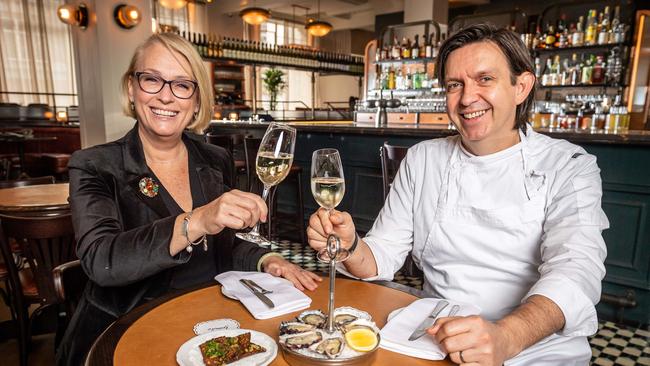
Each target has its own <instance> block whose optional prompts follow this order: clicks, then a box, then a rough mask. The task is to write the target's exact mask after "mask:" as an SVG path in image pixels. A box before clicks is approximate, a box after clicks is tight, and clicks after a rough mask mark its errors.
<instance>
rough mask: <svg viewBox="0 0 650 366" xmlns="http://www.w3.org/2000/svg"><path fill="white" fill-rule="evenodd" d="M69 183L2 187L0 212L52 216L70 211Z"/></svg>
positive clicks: (16, 214) (15, 214)
mask: <svg viewBox="0 0 650 366" xmlns="http://www.w3.org/2000/svg"><path fill="white" fill-rule="evenodd" d="M68 194H69V187H68V183H57V184H41V185H35V186H26V187H17V188H4V189H0V214H4V215H11V216H51V215H59V214H64V213H69V212H70V204H69V203H68Z"/></svg>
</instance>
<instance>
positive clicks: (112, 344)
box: [86, 278, 453, 366]
mask: <svg viewBox="0 0 650 366" xmlns="http://www.w3.org/2000/svg"><path fill="white" fill-rule="evenodd" d="M328 281H329V280H328V279H327V278H324V279H323V282H322V283H321V284H320V286H319V287H318V289H316V290H315V291H314V292H309V291H307V292H306V293H307V294H308V295H309V296H310V297H311V298H312V304H311V306H310V309H321V310H323V311H327V302H328V288H329V284H328ZM416 294H419V292H418V291H417V290H414V289H412V288H409V287H406V286H403V285H398V284H395V283H382V284H381V285H380V284H377V283H369V282H363V281H355V280H350V279H344V278H337V280H336V306H337V307H339V306H353V307H356V308H358V309H361V310H365V311H367V312H368V313H370V315H372V317H373V319H374V320H375V322H376V323H377V325H378V326H379V327H380V328H381V327H383V326H384V325H385V324H386V319H387V316H388V314H389V313H390V312H391V311H393V310H395V309H397V308H401V307H404V306H406V305H408V304H410V303H411V302H413V301H414V300H416V299H418V296H416ZM301 311H302V310H301ZM301 311H297V312H293V313H289V314H286V315H282V316H279V317H276V318H272V319H267V320H257V319H255V318H253V317H252V316H251V315H250V313H249V312H248V311H247V310H246V308H245V307H244V306H243V305H242V304H241V303H240V302H239V301H236V300H231V299H228V298H226V297H224V296H223V295H222V294H221V286H219V285H214V286H209V287H205V288H201V289H198V290H193V291H189V292H186V293H184V294H181V295H177V294H176V295H169V296H166V297H165V298H162V299H158V300H154V301H151V302H149V303H147V304H144V305H142V306H140V307H139V308H136V309H135V310H133V311H132V312H130V313H128V314H126V315H125V316H124V317H122V318H120V319H118V320H117V321H116V322H114V323H113V324H112V325H111V326H110V327H109V328H108V329H107V330H106V331H105V332H104V333H102V335H101V336H100V337H99V338H98V339H97V340H96V341H95V343H94V344H93V347H92V349H91V350H90V352H89V354H88V356H87V358H86V365H92V366H96V365H113V364H114V365H120V366H129V365H176V351H178V349H179V348H180V346H181V345H182V344H183V343H185V342H186V341H187V340H189V339H190V338H192V337H194V336H195V334H194V332H193V331H192V327H193V326H194V325H195V324H196V323H199V322H202V321H206V320H212V319H219V318H231V319H235V320H237V321H238V322H239V323H240V324H241V328H242V329H253V330H257V331H260V332H263V333H266V334H268V335H269V336H271V338H274V339H276V340H277V339H278V327H279V325H280V322H282V321H287V320H290V319H292V318H295V317H296V315H298V314H299V313H300V312H301ZM373 364H375V365H400V364H402V365H414V366H417V365H429V366H430V365H453V364H452V363H451V362H450V361H448V360H443V361H428V360H422V359H417V358H413V357H409V356H405V355H402V354H399V353H394V352H391V351H387V350H384V349H379V350H377V356H376V358H375V360H374V363H373ZM271 365H288V364H287V363H286V361H285V360H284V358H283V357H282V352H281V351H280V350H278V356H277V358H276V359H275V360H274V361H273V362H272V363H271Z"/></svg>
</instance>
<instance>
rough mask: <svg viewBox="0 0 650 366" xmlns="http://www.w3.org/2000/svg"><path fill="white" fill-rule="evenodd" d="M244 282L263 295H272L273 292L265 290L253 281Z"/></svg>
mask: <svg viewBox="0 0 650 366" xmlns="http://www.w3.org/2000/svg"><path fill="white" fill-rule="evenodd" d="M245 281H246V282H248V283H249V284H250V285H251V286H253V287H255V288H256V289H258V290H259V291H260V292H261V293H262V294H264V295H266V294H272V293H273V291H271V290H267V289H265V288H264V287H262V286H260V285H258V284H257V283H255V281H253V280H249V279H245Z"/></svg>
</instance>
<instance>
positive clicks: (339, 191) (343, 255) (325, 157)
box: [311, 149, 350, 262]
mask: <svg viewBox="0 0 650 366" xmlns="http://www.w3.org/2000/svg"><path fill="white" fill-rule="evenodd" d="M311 194H312V196H314V199H315V200H316V202H317V203H318V205H319V206H320V207H322V208H324V209H325V210H327V212H328V214H329V212H330V211H331V210H332V209H333V208H335V207H337V206H338V205H339V203H341V200H343V196H344V195H345V178H344V176H343V164H342V163H341V155H340V154H339V152H338V150H336V149H320V150H316V151H314V153H313V154H312V157H311ZM349 256H350V253H349V252H348V250H347V249H344V248H340V250H339V254H338V255H337V256H336V260H337V261H338V262H342V261H344V260H345V259H347V258H348V257H349ZM317 257H318V260H320V261H322V262H329V261H330V258H329V255H328V250H327V248H325V249H322V250H321V251H320V252H318V256H317Z"/></svg>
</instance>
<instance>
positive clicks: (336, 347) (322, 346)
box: [316, 337, 345, 358]
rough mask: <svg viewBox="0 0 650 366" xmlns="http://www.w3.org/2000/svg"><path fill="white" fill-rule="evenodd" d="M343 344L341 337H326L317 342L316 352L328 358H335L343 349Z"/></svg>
mask: <svg viewBox="0 0 650 366" xmlns="http://www.w3.org/2000/svg"><path fill="white" fill-rule="evenodd" d="M344 344H345V342H344V341H343V338H340V337H335V338H328V339H325V340H324V341H322V342H320V343H318V345H317V346H316V352H318V353H320V354H324V355H326V356H327V357H329V358H336V357H337V356H338V355H340V354H341V352H342V351H343V347H344Z"/></svg>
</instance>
